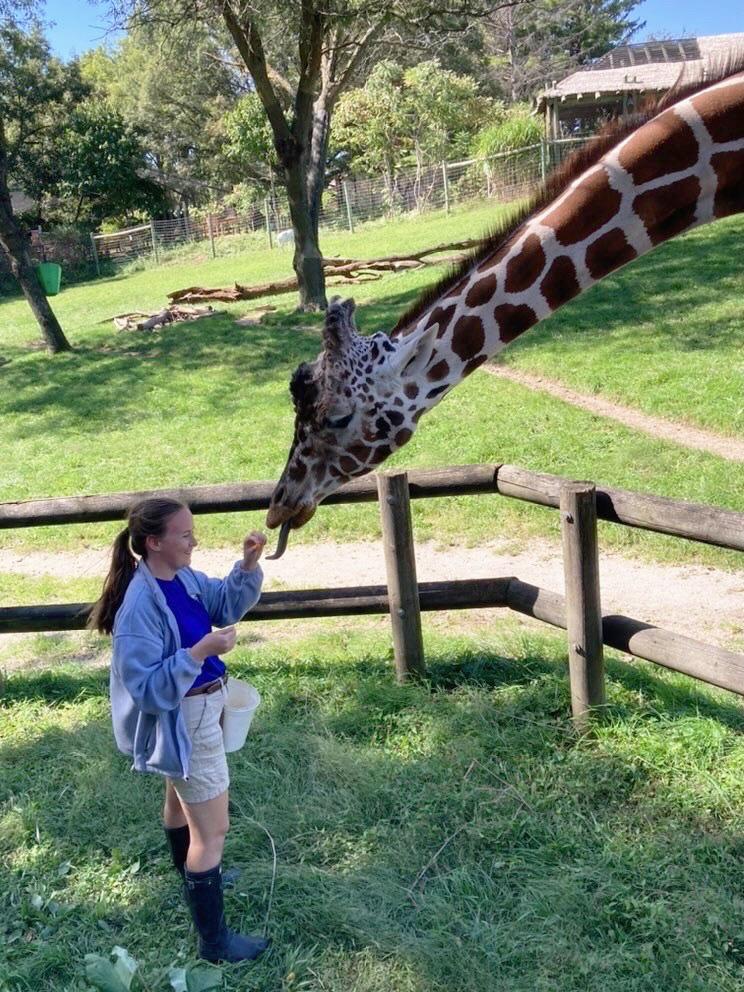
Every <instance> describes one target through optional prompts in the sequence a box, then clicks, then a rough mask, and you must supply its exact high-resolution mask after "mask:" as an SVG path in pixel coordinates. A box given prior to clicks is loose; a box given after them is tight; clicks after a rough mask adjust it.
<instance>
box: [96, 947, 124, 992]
mask: <svg viewBox="0 0 744 992" xmlns="http://www.w3.org/2000/svg"><path fill="white" fill-rule="evenodd" d="M112 954H113V955H114V957H115V958H116V961H114V962H112V961H111V960H110V959H109V958H104V957H101V955H100V954H86V955H85V977H86V978H87V980H88V981H89V982H90V984H91V985H93V986H95V988H97V989H100V992H129V987H130V986H131V984H132V978H133V977H134V973H135V971H136V970H137V962H136V961H135V960H134V958H133V957H132V956H131V955H130V954H129V952H128V951H127V950H125V948H123V947H115V948H114V949H113V951H112Z"/></svg>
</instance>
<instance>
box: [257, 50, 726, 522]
mask: <svg viewBox="0 0 744 992" xmlns="http://www.w3.org/2000/svg"><path fill="white" fill-rule="evenodd" d="M743 69H744V56H743V57H742V58H741V59H740V60H739V63H738V64H737V65H736V66H734V67H733V68H732V69H731V71H729V72H728V73H724V74H723V75H722V78H721V79H719V80H717V81H714V82H708V83H701V84H700V85H697V86H691V87H688V88H687V90H683V91H679V92H677V94H676V95H672V96H670V97H668V98H665V99H664V100H662V101H661V102H660V103H659V104H658V105H657V106H656V107H653V108H650V109H649V110H648V111H647V112H646V113H645V115H643V114H642V115H636V117H634V118H633V120H632V121H621V122H619V123H618V124H616V125H615V126H614V127H613V128H611V129H610V130H609V131H608V132H606V133H605V134H604V135H602V136H601V137H600V138H599V139H598V140H597V141H596V142H594V143H593V146H592V147H591V148H589V149H587V150H584V151H583V152H581V153H579V154H578V155H577V156H574V157H573V158H572V159H571V160H569V162H568V163H567V164H566V166H565V167H564V168H563V169H562V170H561V171H559V172H558V173H557V174H556V175H555V176H553V177H551V178H549V180H548V182H547V184H546V186H545V189H544V191H543V193H542V194H541V196H539V197H538V198H537V199H536V201H535V202H534V203H533V204H532V205H531V206H530V207H528V208H526V209H525V211H524V212H523V213H522V214H521V215H519V216H518V217H516V218H515V219H514V220H513V221H512V222H511V223H510V224H509V226H508V227H507V228H506V229H504V230H503V231H502V232H500V233H499V234H497V235H494V236H492V237H490V238H488V239H485V240H484V241H483V242H482V244H481V246H480V247H479V248H478V249H477V250H476V251H475V252H474V254H473V255H471V256H470V257H469V258H468V259H467V260H466V261H465V262H464V263H463V264H462V265H461V266H460V268H459V269H457V270H456V271H454V272H452V273H450V274H449V275H448V276H446V277H445V279H443V280H442V281H441V282H440V283H439V284H438V285H437V286H435V287H434V288H433V289H432V290H429V291H428V292H426V293H425V294H424V295H423V296H422V297H421V298H420V299H419V300H418V301H417V302H416V303H415V304H414V305H413V307H411V309H410V310H409V311H408V312H407V313H405V314H404V315H403V317H402V318H401V319H400V320H399V321H398V324H397V325H396V327H395V328H393V330H392V331H391V333H390V334H387V333H384V332H377V333H375V334H372V335H369V336H364V335H361V334H359V332H358V331H357V328H356V324H355V320H354V309H355V307H354V302H353V300H345V301H344V300H340V299H339V298H334V299H333V300H331V303H330V305H329V307H328V310H327V313H326V318H325V325H324V329H323V344H324V347H323V350H322V351H321V353H320V354H319V355H318V357H317V358H316V359H315V360H314V361H313V362H310V363H303V364H302V365H300V366H299V368H298V369H297V370H296V371H295V373H294V375H293V377H292V381H291V384H290V391H291V394H292V399H293V401H294V406H295V429H294V438H293V441H292V445H291V448H290V452H289V457H288V459H287V464H286V466H285V469H284V471H283V473H282V475H281V478H280V479H279V482H278V483H277V486H276V488H275V490H274V493H273V495H272V500H271V505H270V508H269V513H268V516H267V521H266V522H267V525H268V526H269V527H276V526H279V525H284V528H283V529H284V535H283V536H284V537H285V538H286V535H287V531H288V530H289V528H290V527H301V526H302V525H303V524H305V523H306V522H307V521H308V520H309V519H310V518H311V517H312V515H313V513H314V512H315V509H316V507H317V505H318V503H320V502H321V501H322V500H323V499H325V498H327V497H328V496H329V495H330V494H331V493H332V492H334V491H335V490H336V489H338V488H339V486H341V485H342V484H343V483H345V482H347V481H349V480H350V479H353V478H355V477H357V476H360V475H364V474H365V473H367V472H369V471H371V470H373V469H375V468H377V467H378V466H379V465H380V464H381V463H382V462H383V461H385V459H386V458H388V457H389V455H390V454H392V452H394V451H396V450H397V449H398V448H400V447H402V446H403V445H404V444H406V442H407V441H409V440H410V438H411V436H412V435H413V433H414V431H415V430H416V427H417V424H418V421H419V419H420V417H421V416H422V415H423V414H424V413H426V412H427V410H430V409H431V408H432V407H433V406H435V405H436V404H437V403H438V402H440V400H441V399H442V398H443V397H444V396H445V395H446V394H447V393H448V392H449V390H450V389H452V388H453V387H454V386H456V385H457V384H458V383H459V382H461V381H462V380H463V379H464V378H465V377H466V376H468V375H469V374H470V373H471V372H473V371H474V369H476V368H478V366H479V365H481V364H482V363H483V362H484V361H486V359H488V358H490V357H493V356H494V355H496V354H498V352H499V351H501V350H502V349H503V348H504V347H506V345H508V344H509V343H510V342H511V341H513V340H514V339H515V338H516V337H518V336H519V335H520V334H522V333H524V331H526V330H528V329H529V328H530V327H532V326H533V325H534V324H536V323H538V321H540V320H543V319H544V318H545V317H547V316H549V315H550V314H551V313H553V312H554V311H555V310H557V309H558V308H559V307H561V306H563V305H564V304H565V303H567V302H568V301H569V300H571V299H573V298H574V297H576V296H578V295H579V294H580V293H582V292H584V290H586V289H587V288H589V287H590V286H592V285H594V284H595V283H596V282H598V281H599V280H600V279H602V278H604V276H606V275H608V274H609V273H610V272H613V271H616V270H617V269H618V268H620V267H621V266H623V265H625V264H627V263H628V262H631V261H632V260H633V259H635V258H638V257H640V256H641V255H643V254H645V253H646V252H648V251H649V250H651V249H652V248H654V247H655V246H656V245H658V244H661V243H662V242H663V241H667V240H669V239H670V238H672V237H675V236H676V235H677V234H680V233H682V232H683V231H687V230H689V229H690V228H692V227H695V226H697V225H700V224H704V223H707V222H709V221H712V220H715V219H717V218H719V217H726V216H729V215H731V214H735V213H740V212H741V211H744V72H743V71H742V70H743Z"/></svg>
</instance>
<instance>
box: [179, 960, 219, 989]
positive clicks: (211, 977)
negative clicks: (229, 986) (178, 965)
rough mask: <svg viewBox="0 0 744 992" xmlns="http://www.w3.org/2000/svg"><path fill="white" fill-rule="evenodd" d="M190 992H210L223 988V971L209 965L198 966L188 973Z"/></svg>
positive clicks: (194, 966) (190, 969) (188, 970)
mask: <svg viewBox="0 0 744 992" xmlns="http://www.w3.org/2000/svg"><path fill="white" fill-rule="evenodd" d="M186 988H187V990H188V992H208V990H209V989H221V988H222V970H221V969H220V968H213V967H212V966H211V965H208V964H197V965H193V967H191V968H188V969H187V971H186Z"/></svg>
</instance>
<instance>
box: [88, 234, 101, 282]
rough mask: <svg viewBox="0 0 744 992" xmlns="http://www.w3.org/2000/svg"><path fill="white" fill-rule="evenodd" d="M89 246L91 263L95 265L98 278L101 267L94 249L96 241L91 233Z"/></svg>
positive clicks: (96, 250) (96, 251)
mask: <svg viewBox="0 0 744 992" xmlns="http://www.w3.org/2000/svg"><path fill="white" fill-rule="evenodd" d="M90 246H91V248H92V249H93V261H94V262H95V263H96V275H97V276H100V274H101V265H100V262H99V261H98V249H97V248H96V239H95V236H94V234H93V232H92V231H91V232H90Z"/></svg>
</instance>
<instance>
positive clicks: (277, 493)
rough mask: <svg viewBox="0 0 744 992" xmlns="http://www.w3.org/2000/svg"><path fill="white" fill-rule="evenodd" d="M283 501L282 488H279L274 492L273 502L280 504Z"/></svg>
mask: <svg viewBox="0 0 744 992" xmlns="http://www.w3.org/2000/svg"><path fill="white" fill-rule="evenodd" d="M283 499H284V486H279V488H278V489H276V490H275V491H274V499H273V502H274V503H281V501H282V500H283Z"/></svg>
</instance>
